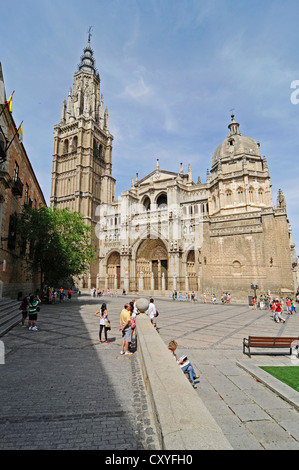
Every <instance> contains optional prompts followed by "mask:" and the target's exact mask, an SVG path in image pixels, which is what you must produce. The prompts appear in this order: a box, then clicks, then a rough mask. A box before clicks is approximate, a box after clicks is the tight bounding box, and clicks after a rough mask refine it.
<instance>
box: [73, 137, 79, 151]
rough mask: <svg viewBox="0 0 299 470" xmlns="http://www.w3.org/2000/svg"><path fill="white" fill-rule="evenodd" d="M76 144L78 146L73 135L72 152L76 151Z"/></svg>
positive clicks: (76, 139)
mask: <svg viewBox="0 0 299 470" xmlns="http://www.w3.org/2000/svg"><path fill="white" fill-rule="evenodd" d="M77 146H78V137H77V136H76V135H75V137H74V138H73V148H72V150H73V152H76V150H77Z"/></svg>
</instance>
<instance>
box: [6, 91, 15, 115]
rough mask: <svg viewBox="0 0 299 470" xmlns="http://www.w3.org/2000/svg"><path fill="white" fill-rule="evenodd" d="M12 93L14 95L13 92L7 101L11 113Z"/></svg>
mask: <svg viewBox="0 0 299 470" xmlns="http://www.w3.org/2000/svg"><path fill="white" fill-rule="evenodd" d="M12 95H13V92H12V94H11V95H10V97H9V98H8V100H7V101H6V107H7V109H8V111H9V112H10V113H12Z"/></svg>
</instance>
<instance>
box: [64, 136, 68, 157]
mask: <svg viewBox="0 0 299 470" xmlns="http://www.w3.org/2000/svg"><path fill="white" fill-rule="evenodd" d="M63 153H64V154H66V153H69V141H68V139H66V140H65V141H64V143H63Z"/></svg>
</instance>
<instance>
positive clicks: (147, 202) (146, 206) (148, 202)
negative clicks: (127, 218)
mask: <svg viewBox="0 0 299 470" xmlns="http://www.w3.org/2000/svg"><path fill="white" fill-rule="evenodd" d="M143 207H144V210H146V211H149V210H150V209H151V200H150V198H149V197H148V196H147V197H146V198H145V199H144V201H143Z"/></svg>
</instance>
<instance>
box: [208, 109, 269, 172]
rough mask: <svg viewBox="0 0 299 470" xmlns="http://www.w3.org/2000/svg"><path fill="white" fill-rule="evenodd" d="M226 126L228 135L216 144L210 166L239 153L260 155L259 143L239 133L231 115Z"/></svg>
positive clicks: (237, 125)
mask: <svg viewBox="0 0 299 470" xmlns="http://www.w3.org/2000/svg"><path fill="white" fill-rule="evenodd" d="M228 128H229V129H230V133H229V135H228V137H227V138H226V139H225V140H224V141H223V142H222V144H220V145H218V147H217V148H216V150H215V152H214V153H213V157H212V166H214V165H215V163H217V162H219V161H220V160H223V159H226V158H233V157H236V156H239V155H253V156H257V157H261V154H260V149H259V144H258V143H257V142H256V141H255V140H254V139H252V138H251V137H245V136H242V135H241V132H240V130H239V124H238V123H237V122H236V121H235V120H234V115H232V122H231V123H230V124H229V126H228Z"/></svg>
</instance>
